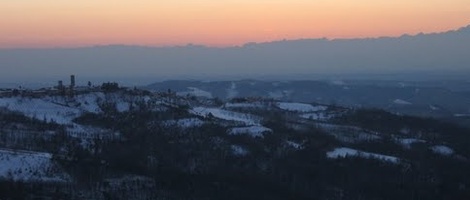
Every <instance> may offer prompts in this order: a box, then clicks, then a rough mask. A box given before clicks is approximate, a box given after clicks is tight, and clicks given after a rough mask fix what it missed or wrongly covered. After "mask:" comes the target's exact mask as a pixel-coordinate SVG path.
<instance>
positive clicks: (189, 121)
mask: <svg viewBox="0 0 470 200" xmlns="http://www.w3.org/2000/svg"><path fill="white" fill-rule="evenodd" d="M162 124H163V125H166V126H172V125H176V126H178V127H181V128H192V127H200V126H202V125H203V124H204V121H202V120H200V119H198V118H185V119H178V120H167V121H163V122H162Z"/></svg>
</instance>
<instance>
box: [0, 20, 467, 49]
mask: <svg viewBox="0 0 470 200" xmlns="http://www.w3.org/2000/svg"><path fill="white" fill-rule="evenodd" d="M463 29H470V23H468V24H467V25H463V26H460V27H457V28H455V29H448V30H443V31H436V32H419V33H416V34H410V33H403V34H401V35H397V36H386V35H383V36H366V37H336V38H329V37H316V38H313V37H312V38H284V39H277V40H269V41H247V42H244V43H242V44H234V45H207V44H198V43H192V42H188V43H186V44H174V45H149V44H119V43H110V44H86V45H71V46H68V45H63V46H50V47H33V46H31V47H0V50H40V49H85V48H98V47H113V46H121V47H140V48H182V47H201V48H214V49H229V48H242V47H245V46H247V45H256V44H268V43H276V42H288V41H301V40H325V41H328V42H332V41H341V40H368V39H398V38H401V37H405V36H410V37H415V36H420V35H434V34H446V33H452V32H458V31H460V30H463Z"/></svg>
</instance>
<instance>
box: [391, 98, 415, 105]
mask: <svg viewBox="0 0 470 200" xmlns="http://www.w3.org/2000/svg"><path fill="white" fill-rule="evenodd" d="M393 103H394V104H398V105H411V104H412V103H410V102H408V101H405V100H402V99H395V100H394V101H393Z"/></svg>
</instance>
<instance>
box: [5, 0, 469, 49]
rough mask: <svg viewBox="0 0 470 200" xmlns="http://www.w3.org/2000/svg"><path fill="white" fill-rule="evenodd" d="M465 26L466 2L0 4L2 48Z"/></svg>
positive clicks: (355, 34) (228, 41)
mask: <svg viewBox="0 0 470 200" xmlns="http://www.w3.org/2000/svg"><path fill="white" fill-rule="evenodd" d="M468 24H470V3H469V0H445V1H444V0H289V1H287V0H171V1H170V0H137V1H136V0H1V1H0V48H30V47H33V48H43V47H44V48H51V47H81V46H93V45H110V44H124V45H146V46H175V45H186V44H189V43H192V44H202V45H207V46H235V45H242V44H244V43H247V42H265V41H273V40H282V39H300V38H321V37H326V38H364V37H378V36H400V35H403V34H417V33H420V32H424V33H429V32H442V31H447V30H452V29H457V28H459V27H462V26H466V25H468Z"/></svg>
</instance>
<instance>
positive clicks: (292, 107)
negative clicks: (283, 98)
mask: <svg viewBox="0 0 470 200" xmlns="http://www.w3.org/2000/svg"><path fill="white" fill-rule="evenodd" d="M277 106H278V107H279V108H280V109H283V110H287V111H293V112H317V111H323V110H326V109H327V107H326V106H313V105H310V104H305V103H289V102H279V103H278V104H277Z"/></svg>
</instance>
